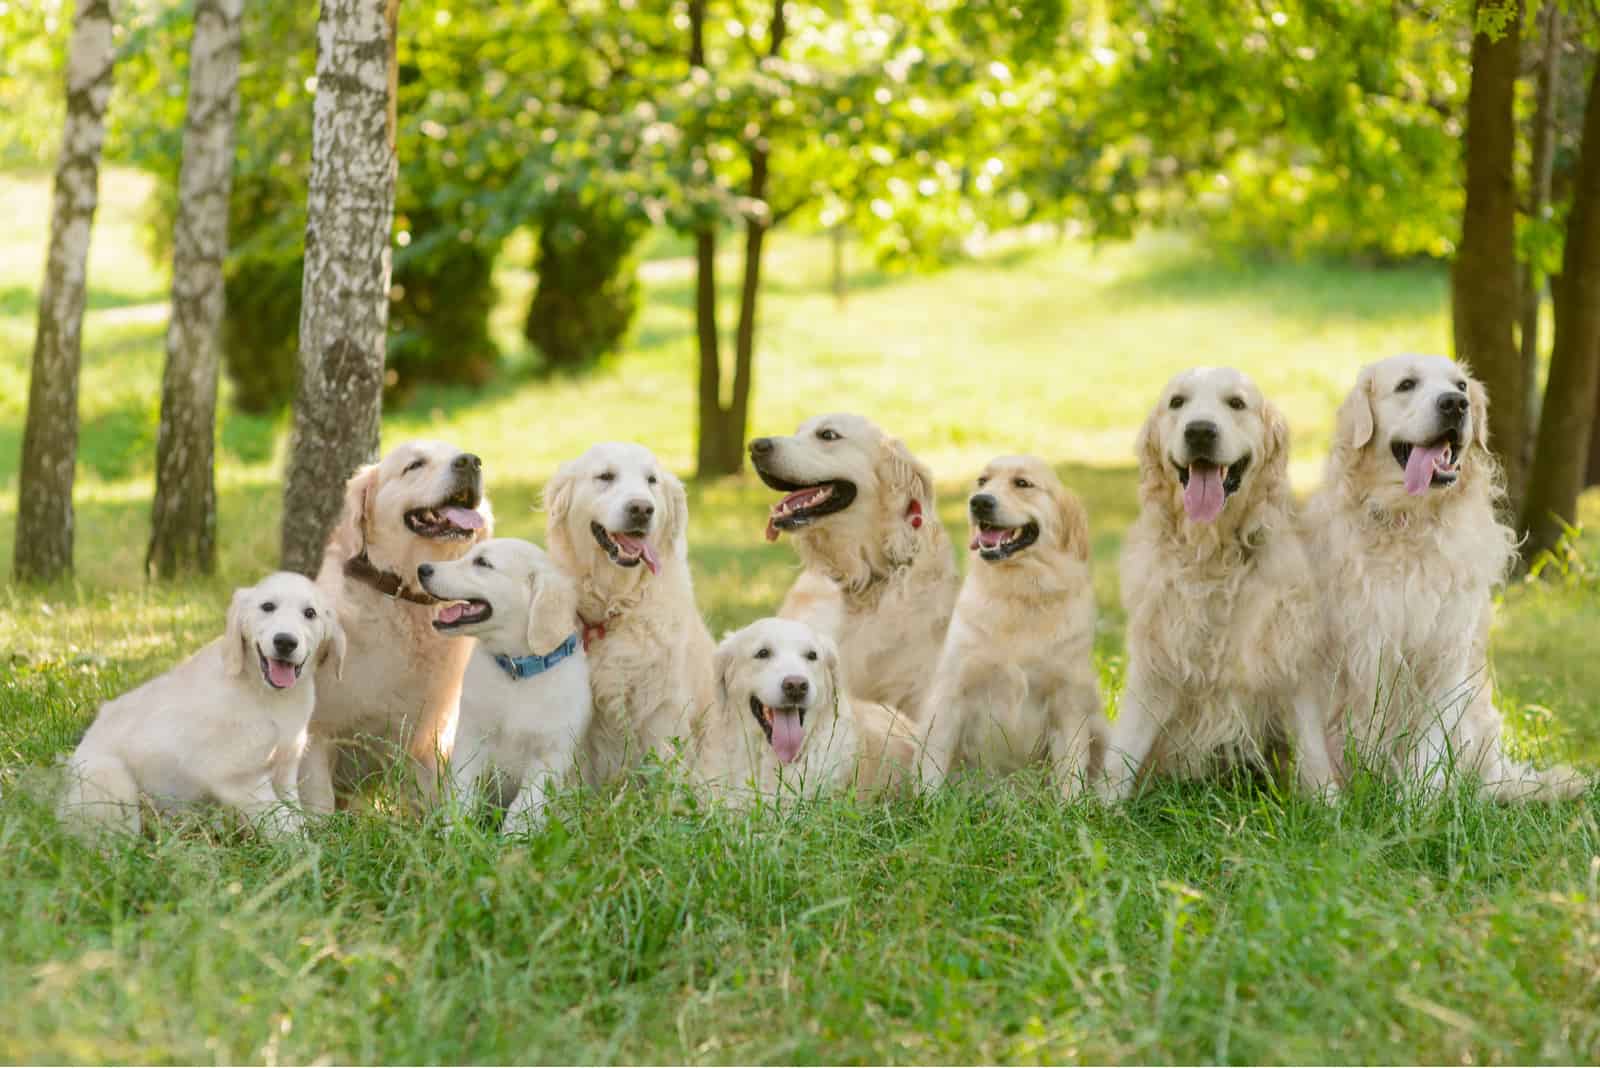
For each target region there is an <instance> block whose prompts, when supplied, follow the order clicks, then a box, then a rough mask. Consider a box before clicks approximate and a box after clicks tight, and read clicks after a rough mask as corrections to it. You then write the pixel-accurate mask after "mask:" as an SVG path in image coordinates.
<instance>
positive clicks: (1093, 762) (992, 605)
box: [919, 456, 1106, 797]
mask: <svg viewBox="0 0 1600 1068" xmlns="http://www.w3.org/2000/svg"><path fill="white" fill-rule="evenodd" d="M967 510H968V513H969V514H970V515H971V521H972V528H971V543H970V546H969V548H970V552H971V563H970V565H969V567H968V570H967V580H966V582H965V583H964V584H963V585H962V587H961V596H960V598H959V599H958V600H957V601H956V610H955V617H954V618H953V619H952V620H951V622H950V632H949V634H948V635H947V636H946V637H945V641H944V651H943V653H942V654H941V655H940V657H939V667H938V670H937V671H936V672H935V673H934V681H933V688H932V690H931V691H930V694H929V698H928V707H927V708H926V709H924V711H923V713H922V715H921V716H920V717H919V721H920V722H921V723H923V724H926V725H927V728H928V736H929V741H928V745H927V748H926V750H925V752H924V754H923V760H922V778H923V785H924V786H931V785H937V784H938V783H939V782H941V781H942V780H943V779H944V777H945V776H946V775H947V774H948V773H950V772H953V771H955V770H956V769H959V768H963V767H969V768H982V769H985V770H988V771H991V772H994V773H996V774H1000V775H1007V774H1010V773H1011V772H1014V771H1017V770H1019V769H1020V768H1022V767H1024V766H1027V765H1030V764H1033V763H1035V762H1037V761H1041V760H1043V761H1048V762H1049V764H1050V766H1051V768H1052V769H1053V772H1054V775H1055V778H1056V781H1057V783H1058V784H1059V786H1060V788H1061V790H1062V793H1063V794H1065V795H1066V796H1068V797H1071V796H1075V795H1076V794H1077V793H1078V792H1079V791H1081V790H1082V789H1083V788H1084V787H1085V786H1087V785H1088V784H1089V782H1090V779H1091V776H1092V775H1095V774H1098V772H1099V770H1100V768H1099V765H1100V763H1101V760H1102V758H1103V756H1104V747H1105V732H1106V721H1105V711H1104V706H1103V705H1102V704H1101V701H1100V688H1099V684H1098V680H1097V677H1096V674H1095V666H1094V626H1095V604H1094V587H1093V585H1092V584H1091V582H1090V579H1089V518H1088V515H1087V514H1086V513H1085V512H1084V510H1083V505H1082V504H1081V503H1080V502H1079V501H1078V498H1077V497H1076V496H1075V495H1073V494H1072V493H1071V492H1069V491H1068V490H1067V489H1066V487H1064V486H1062V485H1061V482H1060V480H1059V479H1057V478H1056V475H1055V472H1054V471H1052V470H1050V467H1049V465H1048V464H1046V463H1045V462H1044V461H1043V460H1040V459H1037V458H1035V457H1032V456H1002V457H1000V458H999V459H997V460H993V461H991V462H990V463H989V465H988V466H987V467H985V468H984V469H983V473H982V474H981V475H979V476H978V484H977V488H976V490H975V491H974V492H973V494H972V496H971V497H970V498H969V499H968V501H967Z"/></svg>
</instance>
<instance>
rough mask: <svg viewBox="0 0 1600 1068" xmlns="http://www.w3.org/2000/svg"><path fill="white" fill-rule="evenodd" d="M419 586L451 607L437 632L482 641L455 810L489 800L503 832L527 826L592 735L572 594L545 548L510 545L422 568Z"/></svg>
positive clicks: (465, 698) (436, 624)
mask: <svg viewBox="0 0 1600 1068" xmlns="http://www.w3.org/2000/svg"><path fill="white" fill-rule="evenodd" d="M417 579H418V582H419V584H420V585H421V586H422V588H423V589H424V590H426V591H428V592H429V593H430V594H432V595H433V596H435V597H437V598H439V599H440V600H442V601H445V602H447V603H446V604H445V605H444V606H443V607H442V608H440V609H439V612H438V614H437V615H436V616H435V617H434V620H433V628H434V630H437V631H438V632H440V633H441V634H451V635H470V636H472V637H474V638H477V639H478V641H477V647H476V648H475V649H474V650H473V652H472V659H471V660H469V661H468V662H467V675H466V681H465V683H464V684H463V687H462V693H461V718H460V721H459V724H458V726H457V728H456V744H455V750H454V752H453V754H452V756H451V761H450V774H449V776H448V780H447V781H448V782H449V784H450V786H451V791H452V793H453V794H454V795H455V798H454V799H455V801H456V802H457V805H456V806H455V807H458V808H459V809H461V810H463V811H468V812H470V811H474V810H475V809H476V808H477V806H478V804H479V802H480V800H481V799H483V798H484V797H486V796H488V797H491V799H492V800H493V801H494V803H495V804H496V805H504V806H506V815H505V826H506V828H507V829H508V830H510V829H521V830H528V829H532V828H534V827H536V826H538V825H539V824H540V823H542V822H543V820H544V805H545V800H546V797H547V795H548V793H549V791H550V790H551V788H552V787H554V786H557V785H559V784H560V783H561V782H562V781H563V780H565V779H567V778H569V777H571V775H572V773H573V772H574V771H575V770H576V769H577V767H578V758H579V755H580V753H581V750H582V744H583V736H584V733H585V732H586V731H587V730H588V729H589V715H590V697H589V666H588V664H587V663H586V662H585V658H584V653H583V644H582V641H581V640H580V635H579V633H578V631H577V630H576V629H574V628H575V627H576V623H577V617H578V591H577V587H575V586H574V585H573V584H572V580H571V579H570V578H568V577H567V576H566V575H565V574H564V573H562V571H561V569H560V568H558V567H556V566H555V564H554V563H552V562H551V560H550V558H549V557H548V556H546V555H545V553H544V550H543V549H540V548H538V547H537V546H535V545H530V544H529V543H527V542H525V541H518V540H516V539H515V538H497V539H495V540H493V541H486V542H484V543H482V544H481V545H478V546H475V547H474V548H473V550H472V551H471V552H470V553H469V554H467V555H466V556H463V557H462V558H461V559H459V560H451V561H447V562H445V563H438V564H422V565H421V566H419V567H418V568H417Z"/></svg>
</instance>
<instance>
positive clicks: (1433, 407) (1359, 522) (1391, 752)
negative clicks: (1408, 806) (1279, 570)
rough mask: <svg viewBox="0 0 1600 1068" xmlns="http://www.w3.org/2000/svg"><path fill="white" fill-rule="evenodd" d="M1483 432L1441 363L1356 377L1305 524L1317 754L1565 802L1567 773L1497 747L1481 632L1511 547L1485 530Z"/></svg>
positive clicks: (1484, 403) (1487, 457)
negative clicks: (1325, 697) (1318, 598)
mask: <svg viewBox="0 0 1600 1068" xmlns="http://www.w3.org/2000/svg"><path fill="white" fill-rule="evenodd" d="M1488 428H1489V419H1488V398H1487V396H1486V394H1485V393H1484V390H1483V387H1482V386H1481V385H1479V384H1478V382H1477V381H1475V380H1474V379H1473V378H1472V377H1471V376H1470V375H1469V374H1468V373H1467V372H1466V370H1464V369H1463V368H1461V367H1460V366H1458V365H1457V364H1455V363H1453V362H1451V361H1450V360H1447V359H1445V358H1444V357H1441V356H1396V357H1393V358H1391V359H1387V360H1384V361H1382V362H1380V363H1375V364H1372V365H1370V366H1368V367H1366V368H1364V369H1363V370H1362V371H1361V374H1360V376H1359V377H1358V378H1357V380H1356V385H1355V388H1354V389H1353V390H1352V391H1351V392H1350V395H1349V397H1348V398H1346V400H1345V401H1344V403H1343V405H1342V406H1341V407H1340V408H1339V414H1338V417H1337V420H1336V425H1335V429H1334V445H1333V450H1332V452H1331V454H1330V456H1329V458H1328V470H1327V477H1326V478H1325V479H1324V482H1323V485H1322V487H1321V489H1320V490H1318V492H1317V494H1316V495H1315V496H1314V497H1313V498H1312V500H1311V502H1310V504H1309V505H1308V507H1307V514H1306V525H1307V528H1308V530H1309V532H1310V537H1311V542H1312V545H1313V546H1314V549H1315V551H1314V553H1313V557H1312V558H1313V560H1314V561H1315V564H1316V574H1317V576H1318V578H1319V580H1320V583H1321V586H1322V593H1323V596H1322V605H1323V613H1322V620H1321V622H1322V623H1323V636H1324V640H1325V641H1326V643H1327V644H1326V647H1325V649H1324V656H1323V658H1322V661H1323V663H1324V664H1326V665H1327V667H1328V669H1329V672H1330V675H1331V677H1330V679H1329V685H1330V687H1331V689H1332V692H1333V701H1332V708H1331V717H1330V730H1331V732H1332V741H1331V745H1332V748H1333V750H1334V752H1335V754H1336V755H1343V754H1344V753H1345V752H1346V751H1347V749H1349V750H1353V751H1354V753H1355V754H1356V755H1357V757H1358V758H1359V759H1361V761H1362V762H1363V763H1365V764H1367V765H1369V766H1371V767H1373V768H1375V769H1377V770H1379V771H1380V772H1381V773H1384V774H1389V775H1394V776H1398V777H1404V778H1407V779H1409V780H1411V781H1412V782H1416V783H1422V784H1425V785H1428V786H1430V787H1438V786H1439V785H1441V784H1442V783H1443V782H1444V780H1445V776H1446V773H1447V772H1448V771H1449V770H1450V769H1451V768H1452V767H1454V768H1455V769H1456V770H1457V771H1460V772H1461V773H1463V774H1466V775H1470V776H1472V777H1473V778H1476V779H1479V780H1481V781H1482V783H1483V784H1484V786H1485V787H1486V788H1487V790H1488V791H1489V793H1490V794H1491V795H1493V796H1495V797H1498V798H1507V799H1515V798H1527V797H1546V798H1552V797H1561V796H1571V795H1572V794H1575V793H1578V792H1580V791H1582V790H1583V789H1584V782H1583V780H1582V779H1581V778H1580V777H1579V776H1578V775H1576V774H1575V773H1574V772H1572V771H1571V770H1570V769H1566V768H1555V769H1552V770H1549V771H1544V772H1535V771H1533V770H1532V769H1530V768H1526V767H1523V766H1522V765H1520V764H1517V763H1515V762H1513V761H1512V760H1510V759H1509V758H1508V757H1507V756H1506V755H1505V753H1504V751H1503V750H1502V748H1501V745H1500V728H1501V718H1500V714H1499V712H1498V711H1496V709H1495V707H1494V703H1493V699H1492V695H1491V687H1490V678H1489V664H1488V639H1489V624H1490V617H1491V613H1492V596H1493V591H1494V588H1495V586H1496V585H1498V584H1499V583H1500V582H1501V581H1502V580H1503V579H1504V578H1505V575H1506V572H1507V569H1508V568H1509V567H1510V566H1511V563H1512V561H1513V559H1514V558H1515V554H1516V536H1515V535H1514V534H1513V533H1512V531H1511V530H1510V529H1509V528H1508V527H1506V526H1505V525H1504V524H1502V523H1501V522H1500V521H1499V520H1498V519H1497V518H1496V517H1495V508H1496V505H1497V504H1498V503H1499V502H1500V500H1501V498H1502V495H1503V489H1502V486H1501V483H1500V476H1499V471H1498V469H1497V467H1496V465H1495V462H1494V458H1493V456H1492V455H1491V454H1490V453H1489V450H1488Z"/></svg>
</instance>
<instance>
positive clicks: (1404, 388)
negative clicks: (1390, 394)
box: [1394, 378, 1417, 393]
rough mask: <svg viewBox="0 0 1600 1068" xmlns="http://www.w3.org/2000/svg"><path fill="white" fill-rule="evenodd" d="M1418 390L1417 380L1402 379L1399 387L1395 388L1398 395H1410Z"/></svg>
mask: <svg viewBox="0 0 1600 1068" xmlns="http://www.w3.org/2000/svg"><path fill="white" fill-rule="evenodd" d="M1416 388H1417V380H1416V379H1415V378H1402V379H1401V380H1400V383H1399V385H1397V386H1395V387H1394V391H1395V392H1396V393H1410V392H1411V391H1412V390H1414V389H1416Z"/></svg>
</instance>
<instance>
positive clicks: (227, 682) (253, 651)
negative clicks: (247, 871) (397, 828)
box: [61, 572, 345, 834]
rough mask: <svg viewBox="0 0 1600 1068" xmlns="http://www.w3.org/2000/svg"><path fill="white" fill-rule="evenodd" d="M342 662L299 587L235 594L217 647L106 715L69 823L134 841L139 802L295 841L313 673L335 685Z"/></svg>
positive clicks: (98, 721) (276, 582)
mask: <svg viewBox="0 0 1600 1068" xmlns="http://www.w3.org/2000/svg"><path fill="white" fill-rule="evenodd" d="M344 654H345V636H344V632H343V630H341V629H340V626H339V620H338V619H337V617H336V616H335V615H334V612H333V608H332V606H331V605H330V604H329V602H328V599H327V598H326V597H325V596H324V595H323V594H322V592H321V591H320V590H318V589H317V588H316V587H315V586H313V585H312V584H311V581H310V580H309V579H307V578H305V577H304V576H301V575H295V574H291V573H289V572H278V573H277V574H274V575H269V576H267V577H266V578H264V579H262V580H261V581H260V582H259V583H257V584H256V585H254V586H251V587H249V588H247V589H242V590H239V591H237V592H236V593H234V595H233V601H232V603H231V604H230V605H229V607H228V623H227V629H226V632H225V633H224V634H223V636H222V637H221V638H219V639H218V640H216V641H214V642H212V643H211V644H209V645H207V646H205V647H204V648H203V649H201V650H200V651H199V652H197V653H195V654H194V655H193V656H191V657H190V658H189V659H187V660H185V661H184V662H183V663H181V664H179V665H178V666H177V667H175V668H173V669H172V670H171V671H169V672H167V673H166V674H165V675H162V676H160V677H159V678H156V679H152V680H151V681H149V682H147V683H145V684H144V685H143V686H140V687H139V688H138V689H136V690H132V691H130V692H128V693H125V694H123V695H122V696H121V697H118V698H117V699H116V700H114V701H108V702H106V704H105V705H104V706H103V707H102V708H101V709H100V714H99V715H98V716H96V717H95V721H94V723H93V724H92V725H91V726H90V727H89V731H88V733H87V734H85V735H84V736H83V741H82V742H81V743H80V744H79V745H78V748H77V750H76V751H75V752H74V753H73V754H72V757H71V758H70V759H69V761H68V762H67V774H68V778H67V790H66V794H65V795H64V797H63V798H62V802H61V815H62V818H63V820H64V821H65V822H66V823H67V824H68V825H69V826H72V827H73V828H74V829H77V830H80V831H92V830H121V831H127V832H130V833H137V832H138V831H139V829H140V826H141V812H140V802H141V799H143V800H148V801H149V802H151V803H152V804H153V805H155V806H156V807H157V808H158V809H163V810H170V809H174V808H179V807H186V806H190V805H194V804H197V803H207V802H209V803H214V804H218V805H222V806H224V807H226V808H229V809H233V810H235V811H237V812H239V813H241V814H243V815H244V816H245V817H246V818H248V819H249V820H251V821H252V822H253V823H255V824H256V826H257V827H258V828H260V829H261V830H262V831H263V832H265V833H267V834H283V833H287V832H292V831H295V830H298V829H299V827H300V824H301V815H300V809H299V803H300V797H299V774H300V759H301V755H302V753H303V752H304V750H305V746H306V729H307V727H308V725H309V724H310V722H311V709H312V705H313V703H314V701H315V693H316V686H317V683H316V682H315V681H314V679H315V677H316V675H317V665H318V664H319V663H323V662H330V663H329V671H330V672H332V673H333V674H334V675H335V676H337V674H338V672H339V668H340V664H341V661H342V659H343V657H344ZM307 666H310V667H311V673H310V675H307V674H306V667H307Z"/></svg>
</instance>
